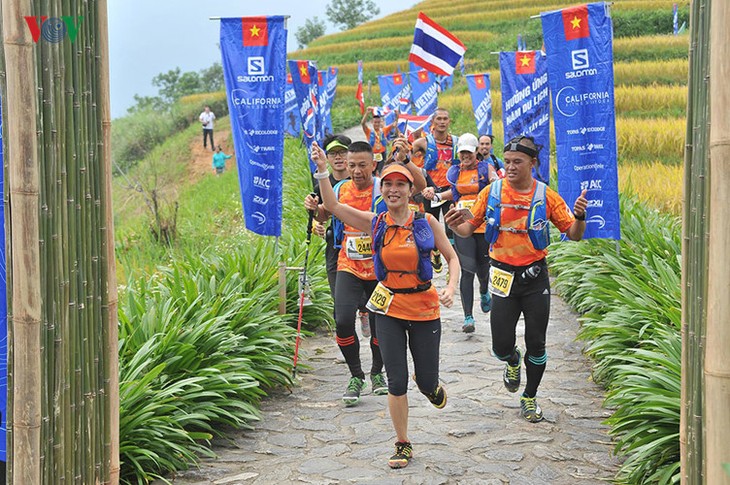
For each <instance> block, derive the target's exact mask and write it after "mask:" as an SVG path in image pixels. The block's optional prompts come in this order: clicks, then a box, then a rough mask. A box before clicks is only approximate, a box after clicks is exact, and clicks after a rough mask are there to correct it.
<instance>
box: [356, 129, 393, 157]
mask: <svg viewBox="0 0 730 485" xmlns="http://www.w3.org/2000/svg"><path fill="white" fill-rule="evenodd" d="M390 130H391V127H390V126H386V127H385V128H383V129H382V130H380V131H376V132H373V130H371V129H370V127H369V126H366V127H365V129H364V130H363V131H364V132H365V138H366V139H367V140H368V143H370V145H371V146H372V147H373V153H385V145H386V144H387V142H386V140H387V138H388V135H389V134H390ZM371 135H375V136H374V137H371ZM372 138H374V139H372Z"/></svg>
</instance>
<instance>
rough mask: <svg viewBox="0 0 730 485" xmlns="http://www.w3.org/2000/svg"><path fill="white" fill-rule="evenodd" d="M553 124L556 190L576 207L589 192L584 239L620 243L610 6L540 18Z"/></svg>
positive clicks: (580, 8) (593, 5)
mask: <svg viewBox="0 0 730 485" xmlns="http://www.w3.org/2000/svg"><path fill="white" fill-rule="evenodd" d="M541 18H542V29H543V38H544V39H545V48H546V50H547V53H548V74H549V82H550V91H551V96H552V101H553V116H554V120H555V144H556V149H557V157H558V173H559V174H560V176H559V177H558V191H559V192H560V195H561V196H562V197H563V198H564V199H565V200H566V202H568V204H569V205H572V203H573V201H574V200H575V199H576V198H577V197H578V195H579V194H580V193H581V192H582V191H583V190H587V191H588V192H587V195H586V197H587V199H588V210H587V219H586V222H587V226H586V232H585V235H584V236H583V237H584V238H608V239H620V238H621V227H620V220H619V202H618V168H617V151H616V115H615V109H614V106H615V103H614V90H613V35H612V31H613V27H612V23H611V17H610V15H609V12H608V6H607V5H606V4H605V3H603V2H601V3H591V4H587V5H581V6H578V7H572V8H566V9H563V10H558V11H554V12H545V13H542V14H541Z"/></svg>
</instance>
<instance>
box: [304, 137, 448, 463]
mask: <svg viewBox="0 0 730 485" xmlns="http://www.w3.org/2000/svg"><path fill="white" fill-rule="evenodd" d="M312 147H313V148H312V160H313V161H315V162H316V163H317V170H318V173H320V172H321V173H322V175H321V176H318V174H315V178H318V180H319V184H320V190H321V193H322V197H323V200H324V205H325V207H326V208H327V210H328V211H330V212H331V213H332V214H334V215H335V216H336V217H338V218H340V219H341V220H342V221H343V222H345V223H347V224H350V225H352V226H353V227H356V228H358V229H359V230H361V231H363V232H368V233H369V234H371V235H372V237H373V257H374V260H375V266H376V276H377V277H378V280H379V282H378V286H377V287H376V289H375V291H374V292H373V295H372V296H371V298H370V301H369V302H368V307H369V309H370V310H371V311H374V312H375V313H376V321H377V327H378V339H379V343H380V351H381V355H382V356H383V362H384V363H385V370H386V372H387V374H388V408H389V410H390V417H391V420H392V422H393V427H394V428H395V433H396V439H397V441H396V443H395V454H394V455H393V456H391V457H390V459H389V460H388V465H389V466H390V467H391V468H402V467H405V466H406V465H408V462H409V461H410V459H411V457H412V456H413V448H412V446H411V443H410V439H409V438H408V397H407V395H406V392H407V390H408V361H407V355H406V352H407V350H406V349H407V347H410V349H411V356H412V357H413V365H414V370H415V376H416V384H417V385H418V389H419V390H420V391H421V392H422V393H423V394H425V395H426V397H427V398H428V399H429V401H430V402H431V403H432V404H433V405H434V406H435V407H437V408H439V409H440V408H443V407H444V406H445V405H446V390H445V389H444V388H443V386H441V385H440V384H439V346H440V342H441V319H440V311H439V301H440V302H441V303H443V304H444V305H446V306H447V307H450V306H451V305H452V304H453V297H454V291H455V289H456V284H457V282H458V280H459V260H458V257H457V256H456V253H455V252H454V249H453V248H452V247H451V244H449V240H448V238H447V237H446V232H445V231H444V229H443V226H442V225H441V224H440V223H439V221H438V220H436V219H435V218H433V217H432V216H430V215H428V214H426V215H424V214H423V213H414V212H413V211H411V210H410V209H409V207H408V200H409V198H410V197H411V196H412V195H413V191H414V189H413V175H412V174H411V172H410V171H409V169H408V168H406V167H405V166H403V165H401V164H391V165H389V166H388V167H387V168H386V169H384V170H383V173H382V177H381V193H382V195H383V198H384V200H385V203H386V205H387V207H388V211H387V212H385V213H383V214H381V215H380V216H378V215H376V214H375V213H373V212H369V211H361V210H357V209H355V208H352V207H349V206H346V205H343V204H340V203H339V202H337V199H336V197H335V194H334V191H333V190H332V187H331V184H330V183H329V180H328V178H327V176H326V175H325V173H326V170H327V164H326V160H325V155H324V153H323V152H321V149H319V147H318V146H317V145H316V144H313V145H312ZM434 246H435V247H436V248H438V249H439V250H440V251H441V253H442V254H443V255H444V257H445V259H446V261H447V263H448V265H449V283H448V285H447V286H446V288H444V289H442V290H441V291H440V292H437V290H436V288H434V287H433V285H432V284H431V276H432V268H431V262H430V252H431V250H432V249H433V248H434Z"/></svg>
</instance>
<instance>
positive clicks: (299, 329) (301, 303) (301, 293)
mask: <svg viewBox="0 0 730 485" xmlns="http://www.w3.org/2000/svg"><path fill="white" fill-rule="evenodd" d="M309 195H311V196H312V197H316V196H317V194H315V193H314V192H312V193H311V194H309ZM308 212H309V220H308V221H307V239H306V240H305V244H306V249H305V250H304V265H303V266H302V276H301V278H300V281H301V288H300V290H299V317H298V318H297V340H296V343H295V344H294V364H293V365H292V378H294V379H296V377H297V361H298V360H299V342H300V340H301V335H302V312H303V311H304V292H305V291H306V289H307V262H308V261H309V245H310V243H311V242H312V223H313V221H314V211H308Z"/></svg>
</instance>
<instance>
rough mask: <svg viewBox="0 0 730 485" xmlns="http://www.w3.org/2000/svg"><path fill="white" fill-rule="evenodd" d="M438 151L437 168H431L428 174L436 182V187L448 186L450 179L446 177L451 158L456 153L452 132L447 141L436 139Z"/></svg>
mask: <svg viewBox="0 0 730 485" xmlns="http://www.w3.org/2000/svg"><path fill="white" fill-rule="evenodd" d="M434 141H436V140H434ZM436 153H437V154H438V161H437V162H436V168H435V169H433V170H429V171H428V174H429V175H430V176H431V180H433V183H435V184H436V187H448V186H449V181H448V180H447V179H446V172H448V171H449V167H450V166H451V160H452V157H453V155H454V146H453V144H452V143H451V134H450V133H449V135H448V137H447V138H446V143H440V142H438V141H436Z"/></svg>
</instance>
